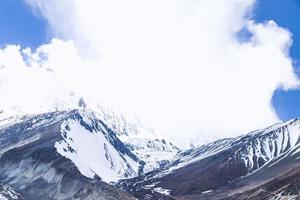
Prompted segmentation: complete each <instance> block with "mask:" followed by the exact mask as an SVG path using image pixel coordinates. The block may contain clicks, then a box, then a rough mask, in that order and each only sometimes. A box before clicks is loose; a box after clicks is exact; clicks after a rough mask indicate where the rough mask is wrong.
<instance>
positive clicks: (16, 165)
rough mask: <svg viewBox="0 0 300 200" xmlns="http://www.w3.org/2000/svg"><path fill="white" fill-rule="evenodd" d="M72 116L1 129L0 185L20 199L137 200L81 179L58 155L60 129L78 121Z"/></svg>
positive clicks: (96, 181) (46, 117) (29, 120)
mask: <svg viewBox="0 0 300 200" xmlns="http://www.w3.org/2000/svg"><path fill="white" fill-rule="evenodd" d="M73 112H74V113H72V112H71V113H65V112H56V113H49V114H45V115H41V116H31V117H27V118H26V119H23V120H21V122H19V123H16V124H13V125H9V126H6V127H1V130H0V185H2V186H5V187H9V188H13V191H15V192H16V193H17V194H18V198H19V199H30V200H31V199H33V200H34V199H43V200H44V199H45V200H46V199H64V200H67V199H70V200H71V199H91V200H93V199H95V200H96V199H97V200H99V199H103V200H104V199H120V200H123V199H134V198H133V197H132V196H131V195H129V194H127V193H126V192H123V191H121V190H120V189H118V188H116V187H115V186H112V185H109V184H107V183H104V182H102V181H101V180H100V179H99V178H98V179H97V178H96V177H95V178H94V179H90V178H87V177H85V176H83V175H81V173H80V172H79V171H78V169H77V168H76V167H75V166H74V164H73V162H72V161H71V160H69V159H67V158H65V157H63V156H61V155H60V154H59V153H58V152H57V151H56V149H55V147H54V144H55V142H56V141H59V140H62V139H63V138H62V136H61V133H60V125H61V123H62V121H63V120H64V119H65V118H69V117H76V116H77V115H76V111H73ZM77 117H78V116H77ZM39 121H40V123H38V122H39ZM112 137H114V136H112ZM117 144H118V142H117ZM123 146H124V145H123ZM119 148H123V147H122V145H121V146H120V147H119ZM3 191H4V190H3ZM3 193H4V192H3ZM0 194H1V188H0Z"/></svg>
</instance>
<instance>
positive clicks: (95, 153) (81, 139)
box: [55, 110, 140, 182]
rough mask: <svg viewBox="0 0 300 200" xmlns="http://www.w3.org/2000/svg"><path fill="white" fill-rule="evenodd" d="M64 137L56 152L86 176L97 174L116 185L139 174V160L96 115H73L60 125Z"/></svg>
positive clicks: (80, 111)
mask: <svg viewBox="0 0 300 200" xmlns="http://www.w3.org/2000/svg"><path fill="white" fill-rule="evenodd" d="M61 134H62V137H63V139H62V140H61V141H58V142H56V143H55V147H56V149H57V151H58V152H59V153H60V154H61V155H63V156H65V157H67V158H69V159H70V160H72V161H73V162H74V164H75V165H76V166H77V168H78V169H79V171H80V172H81V173H82V174H83V175H85V176H86V177H89V178H93V177H94V176H95V175H97V176H99V177H100V178H101V179H102V180H103V181H105V182H114V181H117V180H119V179H122V178H128V177H134V176H137V175H138V173H139V168H140V163H139V160H138V159H137V157H135V155H134V154H132V153H131V152H130V151H128V149H126V147H125V146H124V145H123V144H122V143H121V142H120V141H119V140H118V138H117V137H116V135H115V133H114V132H112V131H111V130H110V129H108V128H107V127H106V125H105V124H104V123H103V122H102V121H100V120H98V119H97V118H95V117H93V113H89V112H87V111H83V110H79V111H78V112H77V113H74V114H73V115H71V117H70V118H69V119H66V120H64V122H63V123H62V124H61Z"/></svg>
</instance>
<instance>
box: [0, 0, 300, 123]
mask: <svg viewBox="0 0 300 200" xmlns="http://www.w3.org/2000/svg"><path fill="white" fill-rule="evenodd" d="M253 18H254V20H256V21H258V22H261V21H265V20H270V19H272V20H274V21H276V23H278V24H279V25H280V26H282V27H285V28H287V29H288V30H289V31H290V32H291V33H292V34H293V46H292V47H291V51H290V55H291V57H292V59H293V61H294V67H295V70H296V72H297V74H298V75H300V1H299V0H260V1H258V3H257V4H256V8H255V12H254V15H253ZM46 28H47V26H46V22H45V21H44V20H43V19H42V18H40V17H37V16H35V15H33V14H32V12H31V10H30V8H29V7H28V6H27V5H26V4H25V3H24V1H23V0H5V1H2V2H1V5H0V45H1V46H2V45H4V44H20V45H21V46H23V47H27V46H29V47H31V48H36V47H37V46H39V45H40V44H42V43H46V42H48V41H49V37H48V36H47V31H46ZM299 101H300V90H294V91H283V90H281V89H278V90H277V91H276V92H275V93H274V96H273V100H272V104H273V106H274V108H275V110H276V113H277V114H278V116H279V117H280V118H281V119H282V120H287V119H290V118H294V117H299V116H300V106H299V103H298V102H299ZM258 114H259V113H258Z"/></svg>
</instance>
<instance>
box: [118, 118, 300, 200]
mask: <svg viewBox="0 0 300 200" xmlns="http://www.w3.org/2000/svg"><path fill="white" fill-rule="evenodd" d="M299 135H300V120H299V119H295V120H291V121H288V122H285V123H279V124H275V125H273V126H271V127H268V128H266V129H263V130H257V131H254V132H251V133H249V134H246V135H242V136H240V137H237V138H230V139H223V140H218V141H216V142H212V143H210V144H207V145H203V146H201V147H199V148H196V149H190V150H187V151H182V152H180V153H179V154H178V155H177V156H176V158H175V159H174V160H173V161H172V162H171V163H169V164H168V165H166V166H165V167H164V168H163V169H161V170H156V171H152V172H149V173H147V174H145V175H143V176H140V177H136V178H134V179H129V180H125V181H122V182H120V186H121V187H123V188H125V189H127V190H128V191H131V193H132V194H133V195H135V196H137V197H138V198H140V199H145V198H148V199H157V198H162V199H172V198H175V199H238V198H239V199H247V198H248V197H249V199H256V197H255V196H253V197H251V196H248V195H247V194H251V193H252V192H253V191H256V192H258V193H259V195H262V194H260V192H259V190H260V189H262V188H264V190H266V191H267V192H268V193H273V196H274V195H278V196H281V197H284V196H288V197H289V198H292V197H295V196H297V195H298V194H299V190H297V189H291V190H287V189H285V188H284V187H286V188H293V187H297V188H298V186H299V181H298V180H299V178H295V177H294V179H293V181H291V183H290V185H288V186H286V185H284V184H283V183H284V181H281V179H283V180H291V179H290V177H288V176H289V175H288V174H291V173H292V172H291V170H295V169H296V168H297V167H300V162H299V159H298V158H299V157H300V149H299ZM294 174H295V173H294ZM277 176H280V177H281V178H280V180H274V178H276V177H277ZM297 176H298V174H297ZM298 177H299V176H298ZM273 183H276V185H278V187H277V188H276V187H275V186H273ZM293 184H294V185H293ZM243 194H244V195H243ZM262 196H263V195H262ZM246 197H247V198H246ZM281 197H280V198H281ZM264 198H266V199H268V198H270V199H271V197H270V196H263V198H258V199H264Z"/></svg>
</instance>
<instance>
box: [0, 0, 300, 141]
mask: <svg viewBox="0 0 300 200" xmlns="http://www.w3.org/2000/svg"><path fill="white" fill-rule="evenodd" d="M26 1H27V3H28V4H29V5H31V7H32V8H34V9H38V10H40V11H41V13H42V14H43V15H44V17H45V18H46V19H47V20H48V23H49V28H50V29H51V33H53V34H54V36H55V37H59V38H62V39H64V40H71V41H74V43H73V42H70V41H69V42H65V41H62V40H53V41H52V42H51V43H50V44H47V45H43V46H41V47H40V48H39V49H38V50H37V51H36V52H35V53H32V52H29V53H27V57H28V58H27V59H25V61H26V62H25V61H24V60H23V59H22V57H21V55H20V51H21V50H20V49H18V48H17V47H15V46H11V47H7V48H6V49H3V50H2V52H1V53H0V63H3V60H5V59H7V57H9V58H11V60H10V61H9V62H12V63H9V64H7V63H4V64H3V65H4V66H5V68H6V69H7V70H8V69H9V70H11V72H12V74H15V73H16V74H18V76H17V78H16V77H12V78H11V79H12V80H14V79H24V80H26V81H28V79H29V80H30V81H29V82H28V83H24V82H23V83H22V86H25V87H26V88H27V90H26V91H24V90H23V91H21V92H25V93H26V94H24V93H21V94H22V95H26V98H25V99H28V101H30V102H31V104H32V102H35V101H39V102H38V103H36V104H34V105H35V106H36V105H38V104H39V103H41V102H42V100H39V99H40V98H41V96H46V97H47V98H49V96H55V95H57V94H58V91H57V88H59V94H62V93H63V92H64V91H65V90H63V89H61V88H62V86H61V85H64V87H65V88H68V89H69V88H71V90H73V91H77V92H79V93H80V94H83V95H88V96H91V97H93V98H95V99H97V100H98V101H100V102H102V103H104V104H108V105H111V106H112V107H115V108H116V109H118V110H121V111H124V112H127V113H133V114H137V115H138V116H140V117H141V118H142V119H143V120H144V121H146V122H148V123H149V125H151V126H152V127H154V128H156V129H157V130H159V131H161V132H162V133H163V134H164V135H166V136H168V137H170V138H173V139H175V140H176V141H177V142H178V143H179V142H189V141H191V140H193V141H196V140H199V141H200V142H201V140H202V142H203V138H202V135H204V137H206V138H208V139H215V138H220V137H230V136H233V135H236V134H241V133H242V132H243V131H250V130H252V129H255V128H259V127H263V126H265V125H268V124H270V123H273V122H275V121H278V119H277V116H276V114H275V113H274V111H273V108H272V105H271V97H272V94H273V92H274V90H275V89H276V88H277V87H280V86H283V87H285V88H290V87H296V86H297V84H298V80H297V78H296V76H295V74H294V72H293V68H292V65H291V60H290V58H289V56H288V49H289V46H290V44H291V35H290V33H289V32H288V31H286V30H284V29H282V28H280V27H278V25H276V23H275V22H272V21H270V22H265V23H259V24H258V23H255V22H253V21H251V19H250V16H251V8H252V6H253V4H254V3H255V2H254V1H253V0H222V1H221V0H201V1H195V0H152V1H147V0H128V1H123V0H111V1H104V0H99V1H92V0H86V1H79V0H73V1H67V2H62V1H60V0H53V1H42V0H26ZM243 27H244V28H245V27H246V28H247V29H248V30H249V31H250V32H251V33H252V34H253V36H252V38H251V39H250V40H249V42H247V43H242V44H241V43H239V42H238V39H237V38H236V36H235V35H236V33H237V32H238V31H239V30H241V29H242V28H243ZM9 49H14V50H13V53H14V55H13V56H12V55H8V54H9V53H8V52H9V51H10V50H9ZM11 51H12V50H11ZM4 52H5V53H4ZM27 52H28V50H27ZM90 55H92V56H90ZM15 57H16V58H17V59H15ZM91 57H92V58H91ZM25 63H27V64H28V63H29V64H30V65H33V66H35V67H32V68H26V67H24V66H25ZM13 67H14V68H13ZM17 68H18V69H17ZM49 70H50V72H49ZM2 71H3V70H2ZM23 71H26V72H23ZM1 73H2V72H1ZM29 74H32V75H29ZM40 74H41V75H40ZM44 74H45V76H44ZM1 75H2V74H1ZM12 76H14V75H12ZM6 77H9V75H5V76H3V78H6ZM29 77H30V78H29ZM0 80H2V79H0ZM15 81H16V82H17V80H15ZM26 81H25V82H26ZM11 82H14V81H11ZM53 82H54V83H56V82H57V84H52V83H53ZM57 85H58V86H57ZM6 88H10V87H6ZM1 90H3V89H1ZM20 90H22V89H20V87H19V86H18V85H14V87H13V93H19V91H20ZM37 90H39V91H40V92H35V91H37ZM7 92H8V93H9V92H11V89H7ZM28 94H30V95H28ZM13 97H14V96H13V95H12V96H9V95H7V96H6V99H7V101H9V100H10V99H11V98H13ZM47 98H46V99H47ZM19 101H21V102H23V99H20V98H19V99H18V100H15V101H14V103H18V102H19ZM28 104H30V103H28ZM2 105H4V104H2ZM24 106H25V105H24ZM28 107H32V105H31V106H28ZM33 107H34V106H33ZM31 109H33V108H31Z"/></svg>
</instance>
